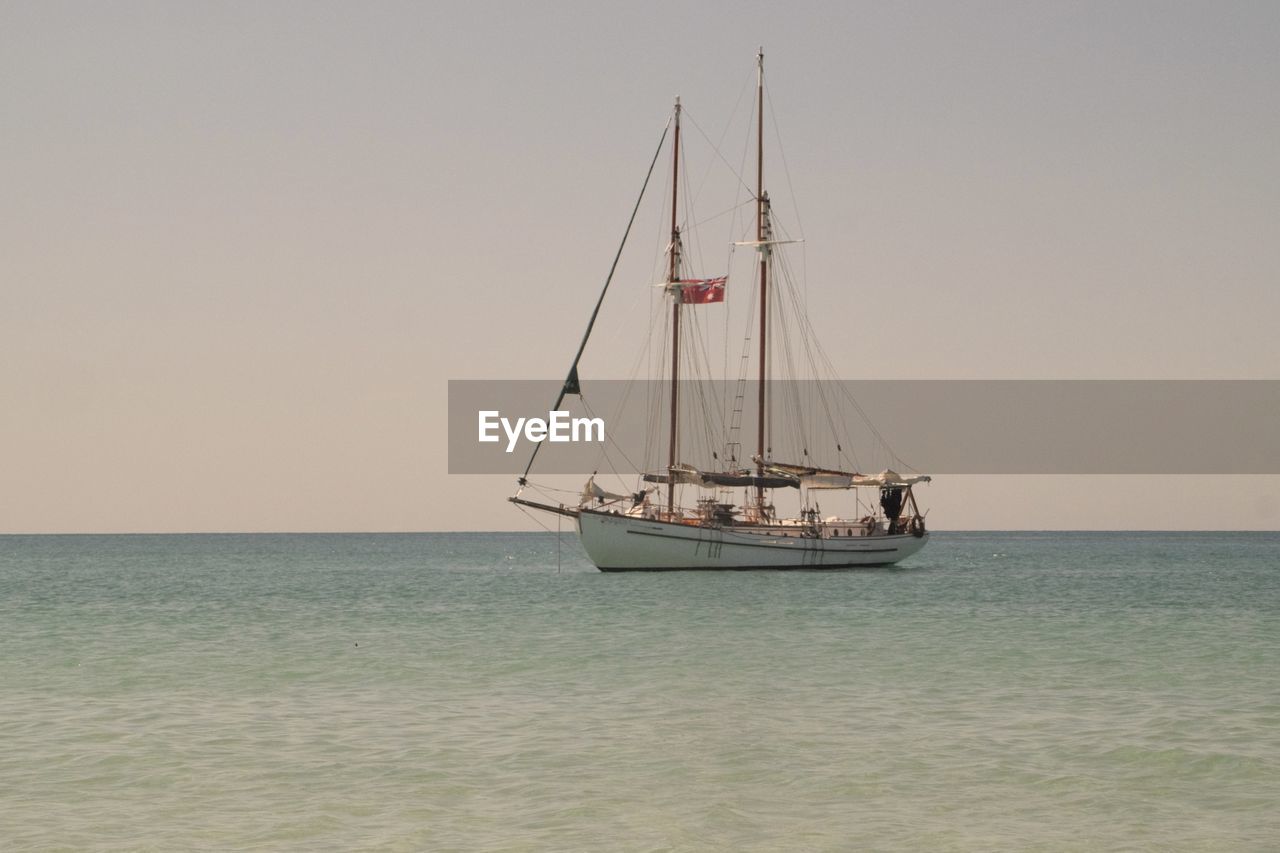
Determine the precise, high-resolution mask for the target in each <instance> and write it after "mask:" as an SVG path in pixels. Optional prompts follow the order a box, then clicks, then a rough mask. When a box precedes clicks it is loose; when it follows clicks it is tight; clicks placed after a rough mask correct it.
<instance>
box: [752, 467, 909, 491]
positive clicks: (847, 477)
mask: <svg viewBox="0 0 1280 853" xmlns="http://www.w3.org/2000/svg"><path fill="white" fill-rule="evenodd" d="M764 470H765V473H766V474H771V475H773V476H775V477H785V478H788V479H790V480H791V481H792V482H791V485H794V486H803V487H804V488H806V489H851V488H854V487H856V486H875V487H883V486H912V485H915V484H916V483H928V482H930V480H931V478H930V477H929V476H928V475H927V474H911V475H909V476H905V477H904V476H902V475H901V474H899V473H898V472H897V471H894V470H893V469H891V468H886V469H885V470H884V471H881V472H880V473H879V474H859V473H857V472H856V471H835V470H831V469H828V468H814V467H812V466H808V465H792V464H788V463H786V462H771V463H769V464H767V465H765V467H764Z"/></svg>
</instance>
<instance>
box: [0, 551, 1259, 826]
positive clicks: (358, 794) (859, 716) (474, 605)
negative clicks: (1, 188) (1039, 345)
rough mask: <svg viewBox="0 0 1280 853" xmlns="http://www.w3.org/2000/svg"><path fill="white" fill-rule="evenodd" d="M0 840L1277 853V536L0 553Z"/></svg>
mask: <svg viewBox="0 0 1280 853" xmlns="http://www.w3.org/2000/svg"><path fill="white" fill-rule="evenodd" d="M0 643H2V644H0V849H4V850H156V851H174V850H408V851H416V850H428V851H446V850H457V851H488V850H494V851H542V850H551V851H572V850H583V851H613V850H618V851H662V850H673V851H677V850H732V851H793V850H794V851H807V850H832V851H843V850H913V851H914V850H924V851H948V850H956V851H993V850H1030V851H1058V850H1064V851H1073V850H1078V851H1095V850H1160V851H1165V850H1188V851H1190V850H1203V851H1237V850H1259V851H1261V850H1278V849H1280V534H1275V533H960V532H954V533H952V532H945V531H943V532H937V533H934V534H933V535H932V539H931V541H930V544H929V546H928V547H927V548H926V549H925V550H924V551H923V552H921V553H920V554H918V555H916V556H914V557H912V558H911V559H910V560H908V561H906V562H904V563H903V564H902V565H901V566H898V567H894V568H888V569H867V570H853V571H840V572H819V571H815V572H769V571H761V572H746V573H726V574H715V573H693V572H689V573H685V572H676V573H654V574H647V573H646V574H602V573H599V572H597V571H595V570H594V569H593V568H592V567H591V565H590V564H589V563H588V562H587V560H586V557H585V555H584V554H583V552H582V550H581V548H580V546H579V545H578V543H577V541H576V539H575V538H574V537H573V536H572V535H571V534H569V533H568V532H567V531H566V533H565V534H564V535H563V536H558V535H557V534H555V533H427V534H368V535H360V534H345V535H321V534H311V535H285V534H279V535H276V534H262V535H163V536H140V535H139V536H124V535H120V536H93V535H85V536H0Z"/></svg>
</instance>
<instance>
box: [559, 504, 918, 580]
mask: <svg viewBox="0 0 1280 853" xmlns="http://www.w3.org/2000/svg"><path fill="white" fill-rule="evenodd" d="M577 521H578V533H579V536H580V537H581V539H582V545H583V548H585V549H586V552H587V556H588V557H590V558H591V562H592V563H594V564H595V565H596V567H597V568H599V569H600V571H602V572H639V571H682V570H686V571H708V570H710V571H717V570H718V571H738V570H744V569H850V568H861V567H872V566H888V565H892V564H894V563H896V562H898V561H899V560H903V559H905V558H907V557H909V556H911V555H912V554H914V553H916V552H917V551H919V550H920V549H921V548H923V547H924V546H925V543H927V542H928V540H929V536H928V534H927V533H926V534H924V535H922V536H915V535H912V534H909V533H907V534H896V535H877V536H853V537H849V538H840V537H837V538H819V537H816V536H811V535H809V536H806V535H801V533H802V531H801V530H800V529H799V528H792V529H791V530H790V531H788V530H786V529H785V528H782V527H779V528H774V529H773V530H775V531H776V532H772V531H770V532H765V531H763V530H762V529H760V528H757V529H755V530H752V531H751V532H747V531H746V530H742V531H738V530H734V529H732V528H725V527H699V526H692V525H688V524H679V523H671V522H661V521H654V520H651V519H645V518H636V517H634V516H625V515H615V514H612V513H604V512H591V511H589V510H584V511H582V512H580V513H579V514H578V519H577ZM788 534H789V535H788Z"/></svg>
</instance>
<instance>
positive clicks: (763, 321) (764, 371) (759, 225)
mask: <svg viewBox="0 0 1280 853" xmlns="http://www.w3.org/2000/svg"><path fill="white" fill-rule="evenodd" d="M756 69H757V70H756V101H757V104H758V106H757V107H756V242H757V244H758V250H759V252H760V380H759V400H758V401H757V409H758V411H757V420H756V436H757V437H756V470H757V472H758V473H759V474H760V476H761V477H763V476H764V461H765V456H764V450H765V434H764V425H765V382H766V381H767V379H768V365H767V363H766V362H767V358H766V356H767V354H768V349H767V347H766V338H765V335H766V334H767V332H768V320H767V313H768V310H769V289H768V288H769V245H768V243H767V242H766V241H767V240H768V239H769V238H768V233H767V232H768V231H769V225H768V217H769V197H768V196H766V195H765V192H764V48H763V47H762V48H760V52H759V53H758V54H757V55H756ZM756 503H757V505H758V506H759V508H760V513H761V517H763V514H764V486H763V485H759V486H756Z"/></svg>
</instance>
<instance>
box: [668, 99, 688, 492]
mask: <svg viewBox="0 0 1280 853" xmlns="http://www.w3.org/2000/svg"><path fill="white" fill-rule="evenodd" d="M675 118H676V122H675V123H676V127H675V131H676V133H675V143H674V144H673V146H672V149H671V150H672V154H671V266H670V267H669V268H668V271H667V282H668V289H669V290H670V291H671V438H670V441H669V442H668V453H667V514H668V515H673V514H674V513H675V507H676V483H675V467H676V454H677V447H676V445H677V440H678V437H679V420H678V418H677V413H678V411H679V403H680V303H681V300H682V299H683V297H684V293H683V291H682V290H681V288H680V286H679V285H678V284H674V282H676V281H678V280H679V272H680V228H679V226H678V220H677V219H676V216H677V205H676V196H677V193H678V192H679V188H680V99H679V98H678V97H677V98H676V117H675Z"/></svg>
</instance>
